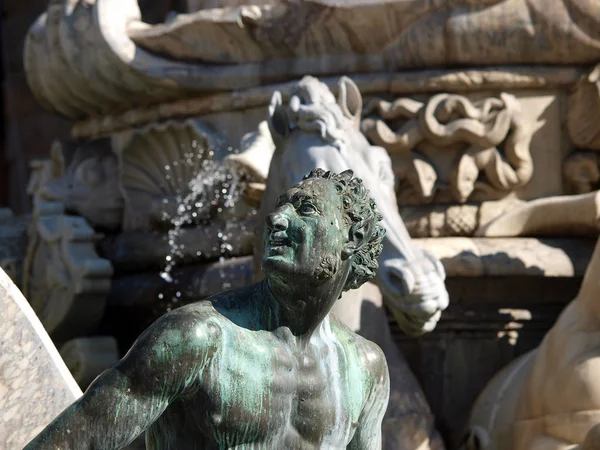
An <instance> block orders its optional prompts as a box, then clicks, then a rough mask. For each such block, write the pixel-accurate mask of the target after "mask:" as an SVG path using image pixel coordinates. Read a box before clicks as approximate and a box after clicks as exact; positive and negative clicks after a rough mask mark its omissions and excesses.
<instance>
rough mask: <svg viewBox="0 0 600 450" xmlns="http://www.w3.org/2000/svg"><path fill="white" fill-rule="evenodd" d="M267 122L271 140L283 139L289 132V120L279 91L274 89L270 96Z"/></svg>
mask: <svg viewBox="0 0 600 450" xmlns="http://www.w3.org/2000/svg"><path fill="white" fill-rule="evenodd" d="M268 123H269V130H270V131H271V136H272V137H273V140H277V139H285V138H286V137H287V136H288V134H289V133H290V121H289V118H288V115H287V112H286V110H285V108H284V106H283V102H282V101H281V92H279V91H275V92H274V93H273V96H272V97H271V102H270V103H269V120H268Z"/></svg>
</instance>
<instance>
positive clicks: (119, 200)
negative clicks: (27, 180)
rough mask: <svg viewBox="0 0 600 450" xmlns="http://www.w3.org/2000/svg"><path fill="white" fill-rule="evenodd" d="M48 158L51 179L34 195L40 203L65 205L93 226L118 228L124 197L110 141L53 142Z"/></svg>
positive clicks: (69, 210)
mask: <svg viewBox="0 0 600 450" xmlns="http://www.w3.org/2000/svg"><path fill="white" fill-rule="evenodd" d="M50 155H51V162H52V164H53V165H54V167H53V168H52V173H53V176H52V177H49V179H46V180H45V181H44V182H43V183H42V184H41V185H40V186H39V189H38V191H37V194H38V195H39V196H40V197H41V198H42V199H43V200H46V201H51V202H60V203H62V204H64V205H65V210H66V211H67V212H70V213H76V214H79V215H81V216H82V217H84V218H85V219H86V220H87V221H88V222H89V223H90V225H92V226H95V227H100V228H107V229H115V228H119V227H120V226H121V223H122V221H123V195H122V194H121V192H120V190H119V171H118V167H117V158H116V156H115V155H114V154H113V153H112V152H111V146H110V141H109V140H108V139H100V140H96V141H90V142H88V143H85V144H80V145H78V144H75V143H72V142H71V143H60V142H55V143H54V145H53V146H52V149H51V150H50Z"/></svg>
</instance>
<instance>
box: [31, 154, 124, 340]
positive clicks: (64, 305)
mask: <svg viewBox="0 0 600 450" xmlns="http://www.w3.org/2000/svg"><path fill="white" fill-rule="evenodd" d="M62 150H64V149H61V147H60V146H55V147H54V150H53V152H52V159H51V160H43V161H39V160H38V161H34V162H33V164H32V166H33V173H32V175H31V179H30V183H29V186H28V189H29V193H30V195H32V197H33V204H34V211H33V218H32V221H31V224H30V226H29V241H28V246H27V253H26V255H25V261H24V263H23V283H22V289H23V293H24V294H25V295H26V296H27V298H28V300H29V302H30V303H31V305H32V307H33V309H34V311H35V312H36V314H37V315H38V316H39V317H40V320H41V322H42V323H43V325H44V327H45V328H46V330H47V331H48V333H49V334H50V335H51V336H52V338H53V339H56V340H57V341H59V342H62V341H64V340H67V339H70V338H73V337H76V336H80V335H81V334H85V333H87V332H90V331H95V328H96V327H97V325H98V324H99V322H100V319H101V318H102V316H103V314H104V306H105V302H106V297H107V295H108V292H109V291H110V286H111V277H112V274H113V268H112V265H111V263H110V262H109V261H108V260H106V259H103V258H100V257H99V256H98V254H97V252H96V248H95V244H96V242H97V241H98V239H99V235H98V234H97V233H96V231H95V230H94V229H93V228H92V227H91V226H90V224H89V223H88V222H87V221H86V219H84V218H83V217H81V216H76V215H70V214H66V212H65V209H66V205H65V203H63V202H61V201H58V198H60V200H63V199H65V198H66V199H67V200H68V199H71V198H77V199H79V200H80V201H81V202H82V203H86V202H85V200H84V198H83V197H80V196H79V194H77V193H73V195H71V194H70V189H69V187H68V183H69V181H67V180H69V179H71V181H72V182H75V181H73V180H72V178H70V176H69V175H68V173H69V172H67V174H63V175H64V176H62V177H61V169H60V168H61V167H64V166H61V164H63V162H64V159H63V158H64V156H65V155H64V154H63V152H62ZM77 151H78V150H75V154H77ZM86 160H88V159H86V158H83V161H86ZM78 166H79V164H76V163H75V167H78ZM91 170H92V171H93V170H95V169H91ZM75 171H77V169H75ZM53 181H56V183H54V184H53V183H52V182H53ZM49 185H50V186H51V188H50V189H51V192H53V193H59V192H62V193H63V194H65V195H64V196H63V195H57V196H56V199H55V200H54V201H50V200H48V198H47V195H48V191H45V188H46V186H49ZM63 189H64V190H63ZM86 192H87V193H88V194H89V190H87V191H86ZM104 200H105V199H102V201H104ZM102 201H99V203H100V204H102ZM107 201H110V200H107ZM78 204H79V203H78ZM71 205H73V203H71ZM92 206H93V205H92ZM92 206H90V205H89V204H88V205H86V206H85V208H84V210H85V211H91V208H92ZM96 217H97V216H96ZM106 223H108V222H106Z"/></svg>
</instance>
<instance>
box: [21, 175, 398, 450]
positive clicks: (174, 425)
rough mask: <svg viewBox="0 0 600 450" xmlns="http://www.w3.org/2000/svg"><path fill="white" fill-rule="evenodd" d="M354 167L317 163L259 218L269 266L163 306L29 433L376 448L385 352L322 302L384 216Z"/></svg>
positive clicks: (121, 441)
mask: <svg viewBox="0 0 600 450" xmlns="http://www.w3.org/2000/svg"><path fill="white" fill-rule="evenodd" d="M352 176H353V172H352V171H345V172H343V173H341V174H335V173H331V172H325V171H323V170H321V169H315V170H313V171H311V173H310V174H308V175H307V176H306V177H304V179H303V181H301V182H300V183H298V184H297V185H296V186H295V187H293V188H292V189H290V190H289V191H287V192H286V193H285V194H284V195H282V196H281V197H280V198H279V200H278V202H277V204H276V206H275V211H273V212H272V213H271V214H270V215H268V216H267V218H266V232H265V252H264V258H263V270H264V272H265V274H266V279H265V280H263V281H261V282H259V283H257V284H254V285H252V286H248V287H245V288H241V289H237V290H234V291H228V292H224V293H221V294H218V295H216V296H214V297H212V298H210V299H208V300H205V301H201V302H197V303H194V304H190V305H187V306H183V307H181V308H178V309H176V310H174V311H172V312H170V313H168V314H166V315H165V316H163V317H162V318H161V319H159V320H158V321H157V322H156V323H154V324H153V325H152V326H151V327H150V328H148V330H146V331H145V332H144V333H143V334H142V335H141V336H140V337H139V339H138V340H137V341H136V342H135V343H134V345H133V347H132V348H131V350H130V351H129V352H128V353H127V355H125V357H124V358H123V359H122V360H121V361H120V362H119V363H118V364H116V365H115V366H114V367H113V368H112V369H109V370H107V371H105V372H104V373H102V374H101V375H100V376H99V377H98V378H97V379H96V380H95V381H94V382H93V383H92V385H91V386H90V387H89V388H88V390H87V391H86V392H85V394H84V395H83V397H81V398H80V399H79V400H77V401H76V402H75V403H73V404H72V405H71V406H70V407H69V408H67V409H66V410H65V411H64V412H63V413H61V414H60V415H59V416H58V417H57V418H56V419H55V420H54V421H53V422H52V423H51V424H50V425H48V426H47V427H46V428H45V429H44V430H43V431H42V432H41V433H40V434H39V435H38V436H37V437H36V438H35V439H34V440H33V441H32V442H30V443H29V444H28V446H27V447H26V449H27V450H31V449H56V448H60V449H62V450H66V449H75V448H77V449H79V448H82V449H83V448H94V449H117V448H121V447H123V446H125V445H127V444H128V443H130V442H131V441H132V440H133V439H135V438H136V437H137V436H138V435H139V434H141V433H142V432H143V431H144V430H146V429H147V431H146V445H147V448H148V449H186V450H188V449H189V450H192V449H228V448H236V449H242V448H248V449H250V448H272V449H294V448H331V449H334V448H337V449H346V448H348V449H380V448H381V445H382V443H381V423H382V419H383V415H384V413H385V411H386V407H387V403H388V397H389V376H388V370H387V364H386V361H385V358H384V356H383V352H382V351H381V349H380V348H379V347H377V346H376V345H375V344H373V343H371V342H370V341H367V340H366V339H364V338H361V337H360V336H358V335H357V334H355V333H353V332H352V331H350V330H349V329H348V328H346V327H345V326H344V325H342V324H341V323H340V322H339V321H338V320H337V319H335V317H333V316H332V315H330V309H331V308H332V306H333V304H334V303H335V301H336V300H337V299H338V298H339V297H340V296H341V294H342V292H343V291H345V290H348V289H354V288H357V287H359V286H360V285H362V284H363V283H364V282H366V281H368V280H369V279H371V278H372V277H373V276H374V275H375V272H376V270H377V268H378V264H377V257H378V256H379V253H380V252H381V248H382V244H381V242H382V239H383V235H384V234H385V231H384V229H383V228H382V227H381V226H380V225H378V223H377V222H378V221H379V220H381V216H380V214H379V213H378V212H377V210H376V205H375V202H374V200H373V199H371V198H370V196H369V193H368V191H367V190H366V189H365V187H364V186H363V185H362V181H361V180H360V179H358V178H352Z"/></svg>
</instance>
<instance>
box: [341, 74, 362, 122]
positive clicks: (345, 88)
mask: <svg viewBox="0 0 600 450" xmlns="http://www.w3.org/2000/svg"><path fill="white" fill-rule="evenodd" d="M338 87H339V93H338V105H339V107H340V108H341V109H342V113H343V114H344V116H345V117H347V118H348V119H350V120H352V121H353V122H354V124H355V125H356V127H357V128H358V126H360V115H361V112H362V96H361V95H360V90H359V89H358V86H356V84H355V83H354V81H352V80H351V79H350V78H348V77H342V78H340V80H339V81H338Z"/></svg>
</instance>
